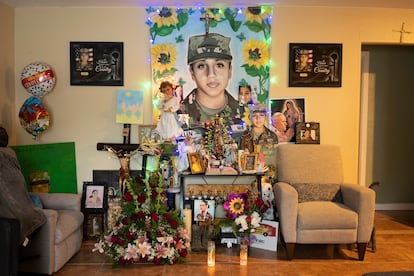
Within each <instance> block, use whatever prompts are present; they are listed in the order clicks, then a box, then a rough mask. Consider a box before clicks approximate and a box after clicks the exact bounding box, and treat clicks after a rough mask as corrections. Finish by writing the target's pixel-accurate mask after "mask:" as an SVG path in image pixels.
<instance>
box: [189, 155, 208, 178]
mask: <svg viewBox="0 0 414 276" xmlns="http://www.w3.org/2000/svg"><path fill="white" fill-rule="evenodd" d="M187 157H188V162H189V163H190V170H191V173H192V174H200V173H204V169H205V168H204V164H203V156H202V155H201V153H200V152H189V153H187Z"/></svg>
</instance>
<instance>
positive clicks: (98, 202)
mask: <svg viewBox="0 0 414 276" xmlns="http://www.w3.org/2000/svg"><path fill="white" fill-rule="evenodd" d="M107 197H108V190H107V186H106V184H97V183H94V182H84V183H83V189H82V202H81V207H82V212H84V213H104V212H105V211H106V210H107V209H108V198H107Z"/></svg>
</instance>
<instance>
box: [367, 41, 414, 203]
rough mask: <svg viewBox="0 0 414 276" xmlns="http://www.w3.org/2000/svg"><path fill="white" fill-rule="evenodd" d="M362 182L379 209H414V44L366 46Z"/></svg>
mask: <svg viewBox="0 0 414 276" xmlns="http://www.w3.org/2000/svg"><path fill="white" fill-rule="evenodd" d="M361 57H362V58H361V60H362V64H361V66H362V70H361V71H362V74H361V122H360V130H361V131H360V133H361V136H360V158H359V162H360V167H359V180H360V182H361V183H372V182H375V181H378V182H379V183H380V186H378V187H375V188H374V189H375V191H376V203H377V209H379V208H381V209H414V175H413V173H412V172H414V165H413V163H414V162H413V158H414V143H413V142H414V125H413V126H412V125H411V124H412V122H413V121H414V120H413V119H414V114H413V111H412V110H414V108H413V105H414V46H402V45H364V46H362V56H361Z"/></svg>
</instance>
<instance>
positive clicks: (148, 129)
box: [138, 125, 157, 144]
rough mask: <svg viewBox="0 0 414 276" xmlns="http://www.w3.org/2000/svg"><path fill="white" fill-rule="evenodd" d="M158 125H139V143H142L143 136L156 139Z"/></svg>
mask: <svg viewBox="0 0 414 276" xmlns="http://www.w3.org/2000/svg"><path fill="white" fill-rule="evenodd" d="M156 127H157V125H138V144H142V138H143V137H147V138H150V139H153V140H154V139H155V136H156V135H155V133H154V130H155V128H156Z"/></svg>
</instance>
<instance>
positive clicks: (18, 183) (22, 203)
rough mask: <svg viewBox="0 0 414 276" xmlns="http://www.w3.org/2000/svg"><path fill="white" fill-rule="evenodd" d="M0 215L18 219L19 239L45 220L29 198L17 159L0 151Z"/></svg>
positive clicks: (41, 212)
mask: <svg viewBox="0 0 414 276" xmlns="http://www.w3.org/2000/svg"><path fill="white" fill-rule="evenodd" d="M0 190H1V193H0V217H3V218H15V219H18V220H19V221H20V228H21V233H20V240H21V241H24V239H25V238H26V237H27V236H29V235H30V234H31V233H32V232H33V231H35V230H36V229H37V228H39V227H40V226H42V225H43V224H44V223H45V222H46V216H45V214H44V213H43V211H42V210H41V209H39V208H36V207H35V205H34V203H33V202H32V201H31V200H30V197H29V193H28V191H27V188H26V181H25V179H24V176H23V174H22V172H21V171H20V165H19V162H18V161H17V159H16V158H15V157H13V156H11V155H10V154H6V153H4V152H2V151H0Z"/></svg>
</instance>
